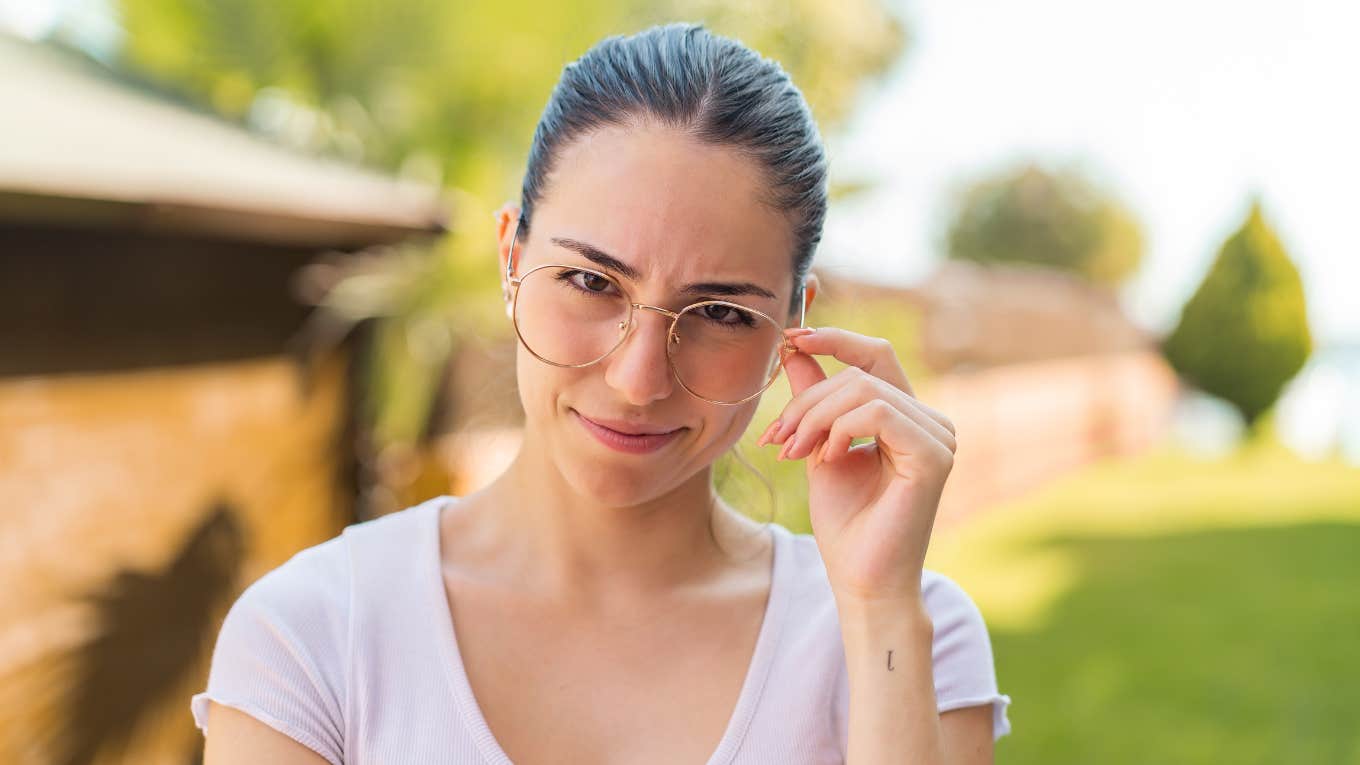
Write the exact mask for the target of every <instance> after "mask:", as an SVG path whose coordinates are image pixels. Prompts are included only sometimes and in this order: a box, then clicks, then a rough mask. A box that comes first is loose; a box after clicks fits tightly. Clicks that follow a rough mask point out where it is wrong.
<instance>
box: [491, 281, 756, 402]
mask: <svg viewBox="0 0 1360 765" xmlns="http://www.w3.org/2000/svg"><path fill="white" fill-rule="evenodd" d="M631 318H633V317H631V315H630V306H629V298H628V295H627V293H625V292H624V291H623V289H622V288H621V287H620V286H619V284H618V283H617V282H616V281H615V280H613V279H611V278H609V277H606V276H603V275H600V274H597V273H595V272H593V271H583V270H580V269H574V268H570V267H567V266H541V267H538V268H535V269H533V270H531V271H529V272H528V273H526V274H525V275H524V277H523V278H522V280H521V281H520V285H519V290H518V293H517V297H516V299H515V313H514V320H515V329H516V331H517V332H518V333H519V336H520V339H521V340H522V341H523V342H524V344H525V346H526V347H528V349H529V350H530V351H531V352H533V353H534V355H536V356H538V357H540V358H542V359H544V360H546V361H548V362H551V363H553V364H560V365H563V366H584V365H586V364H591V363H594V362H596V361H599V360H600V359H602V358H604V357H605V356H606V355H608V354H609V353H610V352H611V351H613V350H614V349H615V348H617V347H618V346H619V345H620V344H621V343H622V342H623V340H624V338H625V337H626V336H627V332H628V323H629V321H630V319H631ZM782 341H783V329H782V327H780V326H779V325H778V324H776V323H775V322H773V321H771V320H770V319H768V318H766V317H764V316H762V315H761V314H758V313H754V312H752V311H748V310H743V309H740V308H737V307H734V306H732V305H728V304H723V303H701V304H699V305H696V306H690V307H688V308H686V309H685V310H684V311H682V312H681V314H680V318H679V319H678V320H677V321H676V326H675V331H674V334H673V335H672V336H671V337H670V338H669V341H668V342H667V345H666V348H667V353H668V355H669V357H670V361H671V366H672V367H673V368H674V370H675V374H676V377H677V378H679V380H680V382H681V384H682V385H683V386H684V387H685V388H686V389H688V390H689V391H690V392H691V393H693V394H695V395H697V396H699V397H701V398H705V399H709V400H711V401H717V402H723V403H735V402H739V401H742V400H744V399H746V398H749V397H751V396H754V395H755V394H756V393H759V392H760V391H761V390H763V389H764V388H765V387H767V386H768V385H769V384H770V382H771V381H773V379H774V377H775V375H777V374H778V372H779V348H780V345H781V343H782Z"/></svg>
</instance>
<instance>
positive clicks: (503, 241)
mask: <svg viewBox="0 0 1360 765" xmlns="http://www.w3.org/2000/svg"><path fill="white" fill-rule="evenodd" d="M519 212H520V210H519V205H516V204H514V203H513V202H506V203H505V204H503V205H501V208H500V209H499V210H497V211H496V245H497V246H496V250H497V253H498V257H497V265H498V267H499V270H498V271H497V273H499V274H500V280H501V295H502V296H503V297H504V298H505V301H506V303H505V306H506V308H505V310H506V312H507V314H508V313H509V311H510V283H509V281H507V280H506V278H505V269H506V265H507V264H508V263H509V262H510V244H511V242H510V240H511V239H513V238H514V236H515V223H516V222H518V221H519ZM519 233H520V240H519V241H518V242H516V243H515V245H516V246H515V249H517V250H520V251H523V243H524V237H523V234H524V232H523V231H521V232H519ZM516 265H518V264H516Z"/></svg>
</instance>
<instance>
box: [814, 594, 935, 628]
mask: <svg viewBox="0 0 1360 765" xmlns="http://www.w3.org/2000/svg"><path fill="white" fill-rule="evenodd" d="M836 610H837V612H838V615H839V617H840V623H841V631H842V632H844V633H847V634H848V635H866V636H869V635H878V634H883V633H896V634H902V633H904V632H905V633H914V634H925V635H931V634H933V633H934V629H935V625H934V623H933V622H932V621H931V618H930V612H929V611H928V610H927V609H926V605H925V599H924V598H923V597H922V596H921V594H920V592H914V593H902V594H898V595H892V596H883V597H862V596H847V595H842V594H837V596H836Z"/></svg>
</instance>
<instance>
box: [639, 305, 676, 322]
mask: <svg viewBox="0 0 1360 765" xmlns="http://www.w3.org/2000/svg"><path fill="white" fill-rule="evenodd" d="M632 306H633V310H635V311H636V310H639V309H646V310H648V311H656V312H657V313H659V314H661V315H662V316H665V317H666V318H668V319H674V318H675V317H677V316H679V315H680V314H679V313H678V312H676V311H671V310H667V309H665V308H662V307H661V306H659V305H647V304H646V303H633V304H632Z"/></svg>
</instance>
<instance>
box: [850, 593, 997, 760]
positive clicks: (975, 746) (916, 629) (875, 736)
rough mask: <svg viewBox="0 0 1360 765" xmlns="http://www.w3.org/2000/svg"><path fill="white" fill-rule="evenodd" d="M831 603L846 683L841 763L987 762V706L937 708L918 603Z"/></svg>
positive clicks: (928, 631)
mask: <svg viewBox="0 0 1360 765" xmlns="http://www.w3.org/2000/svg"><path fill="white" fill-rule="evenodd" d="M836 605H837V610H838V611H839V613H840V621H841V636H842V639H843V641H844V643H845V654H846V655H845V658H846V668H847V672H848V676H849V681H850V721H849V745H848V751H847V752H846V765H890V764H891V765H899V764H901V763H912V764H913V765H916V764H917V763H920V764H921V765H925V764H927V763H929V765H991V763H992V745H993V739H992V710H991V707H990V706H988V705H981V706H973V707H967V708H964V709H955V710H950V711H948V712H945V713H944V714H940V713H939V712H938V711H937V709H936V701H935V681H934V672H933V666H932V645H933V639H934V626H933V625H932V623H931V620H930V614H929V613H928V612H927V611H926V608H925V605H924V602H923V601H922V600H921V599H919V598H917V599H914V600H911V599H909V600H907V601H905V602H902V601H895V600H894V601H880V602H875V603H863V602H859V601H853V600H848V599H838V600H837V604H836Z"/></svg>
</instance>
